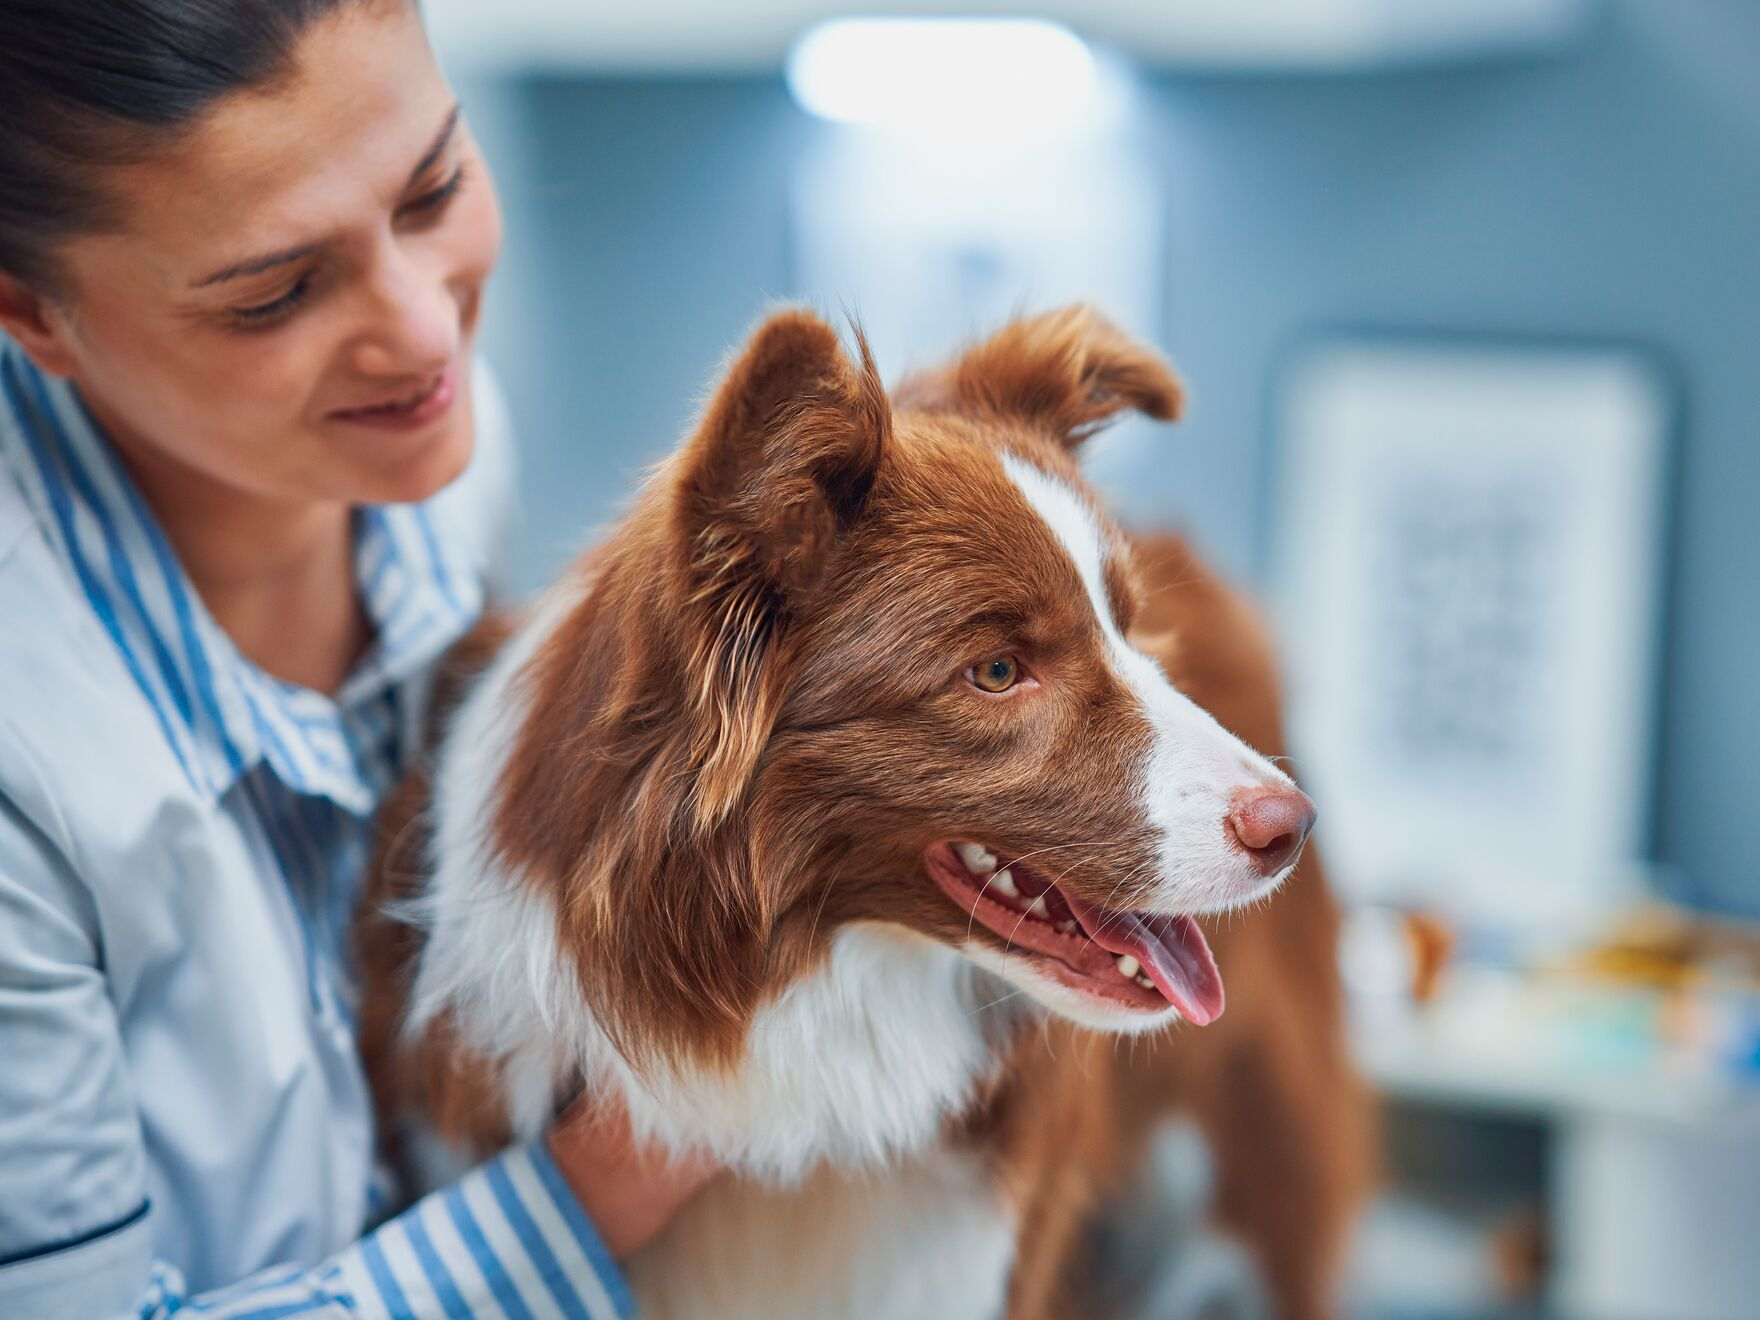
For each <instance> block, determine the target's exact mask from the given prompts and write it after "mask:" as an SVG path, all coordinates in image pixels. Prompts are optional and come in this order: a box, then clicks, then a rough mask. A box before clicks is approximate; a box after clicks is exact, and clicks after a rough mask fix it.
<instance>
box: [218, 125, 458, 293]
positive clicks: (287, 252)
mask: <svg viewBox="0 0 1760 1320" xmlns="http://www.w3.org/2000/svg"><path fill="white" fill-rule="evenodd" d="M457 130H458V106H457V105H454V106H453V107H452V109H451V111H450V112H449V113H448V114H447V116H446V122H445V123H444V124H442V125H441V126H440V131H439V132H438V133H436V134H435V135H434V140H433V142H431V143H429V145H428V149H427V150H426V151H424V152H423V153H422V158H421V159H420V160H418V161H417V162H416V165H415V168H414V169H412V170H411V171H410V172H409V179H408V181H407V182H406V183H405V184H404V189H405V191H407V190H408V189H410V188H413V187H415V185H416V181H417V180H419V179H420V178H421V177H422V175H424V174H426V173H427V172H428V171H429V170H430V169H432V168H433V166H434V162H435V161H437V160H439V159H440V157H441V155H442V153H444V152H445V150H446V147H447V145H448V144H449V143H450V142H451V141H452V135H453V134H454V133H455V132H457ZM323 246H324V245H323V244H322V243H301V244H300V245H299V246H298V247H290V248H283V249H282V250H281V251H279V252H270V253H268V254H266V255H264V256H260V257H251V258H248V259H247V260H245V261H240V262H235V263H234V264H233V265H230V266H227V267H225V268H224V269H222V270H217V271H215V272H214V273H213V274H211V275H204V276H202V278H201V279H199V280H196V281H195V282H194V283H193V284H191V285H190V288H192V289H205V288H207V287H208V286H209V285H211V284H222V283H224V282H225V281H227V280H236V279H238V278H240V277H241V276H244V275H261V274H262V273H263V272H264V271H266V270H274V269H275V267H277V266H285V265H288V264H289V263H291V262H295V261H298V260H300V258H302V257H309V256H311V254H312V253H314V252H316V251H317V250H318V249H319V248H321V247H323Z"/></svg>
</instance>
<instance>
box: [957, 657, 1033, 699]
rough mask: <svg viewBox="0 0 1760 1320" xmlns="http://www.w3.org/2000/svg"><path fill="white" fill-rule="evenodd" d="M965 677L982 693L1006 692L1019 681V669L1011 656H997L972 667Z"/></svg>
mask: <svg viewBox="0 0 1760 1320" xmlns="http://www.w3.org/2000/svg"><path fill="white" fill-rule="evenodd" d="M967 676H968V677H969V678H970V679H971V680H972V686H973V687H975V688H977V689H979V690H980V691H982V692H1007V691H1008V690H1009V689H1010V688H1011V687H1013V686H1014V685H1015V683H1016V682H1018V681H1019V680H1020V676H1021V667H1020V665H1019V664H1018V663H1017V662H1016V661H1015V658H1014V657H1013V656H1012V655H999V656H996V657H994V658H993V659H990V660H986V661H984V663H983V664H979V665H973V666H972V667H971V669H970V670H969V671H968V674H967Z"/></svg>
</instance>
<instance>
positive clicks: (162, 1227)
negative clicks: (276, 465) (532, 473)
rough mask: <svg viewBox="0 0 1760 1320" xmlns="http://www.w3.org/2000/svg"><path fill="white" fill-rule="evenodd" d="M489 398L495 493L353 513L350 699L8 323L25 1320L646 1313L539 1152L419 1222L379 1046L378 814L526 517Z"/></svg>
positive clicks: (4, 615) (6, 1157)
mask: <svg viewBox="0 0 1760 1320" xmlns="http://www.w3.org/2000/svg"><path fill="white" fill-rule="evenodd" d="M471 396H472V399H473V405H474V407H475V409H476V417H477V452H476V456H475V457H474V458H473V460H472V463H471V466H470V469H469V470H468V471H467V472H466V473H465V475H464V476H463V477H461V478H460V479H459V480H458V481H457V482H455V483H454V484H453V485H452V486H450V487H448V488H447V490H445V491H443V492H441V494H440V495H438V496H436V497H435V498H434V499H432V500H430V501H428V502H427V503H425V504H419V505H399V506H383V507H367V508H362V509H359V510H358V511H357V512H356V514H355V521H354V533H355V568H356V575H357V581H358V585H359V590H360V593H361V598H362V601H363V604H364V606H365V609H366V612H367V614H368V615H369V617H370V618H371V620H372V623H373V625H374V641H373V643H372V645H371V647H370V648H369V651H368V653H367V654H366V655H365V656H364V657H363V658H362V660H361V661H360V663H359V664H358V665H357V666H356V668H355V669H354V670H353V672H352V673H350V675H349V676H348V678H347V679H346V681H345V682H344V684H343V686H342V687H341V689H340V690H339V691H338V693H337V694H336V695H335V697H333V698H332V697H330V696H326V695H324V694H321V693H318V692H314V691H311V690H308V689H304V688H300V687H297V686H294V685H293V684H290V683H286V682H283V681H282V680H280V679H278V678H276V677H274V676H273V675H270V674H267V673H265V672H264V671H263V670H261V669H260V668H258V667H257V666H256V665H254V664H252V663H251V662H250V661H249V660H247V659H246V658H245V657H244V656H243V655H242V654H241V653H240V652H239V651H238V650H237V648H236V647H235V646H234V645H233V644H232V642H231V640H230V639H229V638H228V637H227V636H226V634H225V633H224V632H223V631H222V630H221V629H220V628H219V627H218V625H217V624H215V622H214V621H213V619H212V618H211V617H210V616H209V615H208V613H207V611H206V610H205V609H204V608H203V605H202V602H201V600H200V598H199V597H198V596H197V594H196V592H195V591H194V589H193V587H192V586H191V584H190V582H189V579H188V578H187V576H186V575H185V574H184V572H183V569H182V568H181V566H180V565H179V564H178V562H177V558H176V555H175V554H174V552H173V551H172V549H171V546H170V544H169V542H168V541H167V540H166V538H165V535H164V533H163V531H162V530H161V529H160V528H159V526H158V524H157V522H156V521H155V520H154V517H153V514H152V511H151V509H149V508H148V507H147V505H146V504H145V502H144V501H143V500H142V498H141V496H140V494H139V492H138V491H137V489H136V488H135V486H134V484H133V483H132V481H131V480H130V478H129V475H128V473H127V470H126V469H125V468H124V467H123V465H122V464H121V463H120V462H119V461H118V459H117V457H116V455H115V454H114V452H113V451H112V449H111V448H110V446H109V445H108V443H107V442H106V441H105V439H104V437H103V436H102V434H101V433H100V431H99V429H98V427H97V425H96V424H95V423H94V421H93V420H92V418H91V416H90V414H89V413H88V412H87V411H86V409H85V408H84V406H83V404H82V402H81V400H80V398H79V396H78V394H77V392H76V391H75V390H74V389H73V388H72V387H71V386H70V385H68V384H67V383H66V382H63V381H57V380H52V379H49V378H46V377H45V376H43V375H42V374H41V373H40V372H38V371H37V370H36V369H35V368H34V367H33V366H32V365H31V364H30V362H29V361H28V360H27V359H26V358H25V357H24V356H23V354H22V353H20V352H19V351H18V350H17V348H16V347H15V346H13V345H11V344H9V343H7V342H6V341H5V340H3V339H0V1315H3V1316H6V1317H8V1318H9V1320H27V1318H29V1317H38V1316H41V1317H45V1320H71V1318H74V1317H86V1316H94V1317H108V1316H116V1315H124V1316H138V1317H141V1318H142V1320H153V1318H155V1317H165V1316H170V1315H172V1314H174V1313H177V1312H180V1311H181V1312H189V1313H193V1314H203V1315H210V1316H219V1317H230V1318H231V1320H242V1318H243V1317H252V1318H253V1320H269V1318H270V1317H282V1316H314V1317H343V1316H347V1317H385V1318H386V1320H389V1318H390V1317H409V1318H411V1320H428V1318H430V1317H447V1318H448V1320H455V1318H456V1320H462V1318H463V1317H469V1316H496V1317H502V1316H504V1317H507V1318H508V1320H526V1317H532V1318H533V1320H539V1318H541V1317H592V1318H593V1320H606V1318H608V1317H610V1316H613V1315H618V1314H627V1313H628V1312H629V1310H630V1309H631V1308H630V1303H629V1298H628V1294H627V1292H626V1290H625V1288H624V1285H623V1283H622V1280H621V1278H620V1276H619V1275H618V1273H617V1270H616V1267H615V1265H614V1264H613V1263H612V1262H611V1260H610V1259H609V1257H608V1256H607V1254H606V1252H605V1249H604V1247H603V1245H602V1244H601V1243H600V1241H599V1238H598V1236H597V1235H596V1234H595V1233H594V1231H593V1228H592V1226H591V1225H590V1224H589V1222H588V1221H587V1219H586V1217H585V1215H584V1214H583V1213H582V1211H581V1208H580V1206H579V1204H578V1203H577V1202H576V1200H575V1199H574V1197H573V1196H572V1195H571V1193H570V1192H569V1190H568V1188H567V1186H566V1184H565V1183H564V1182H563V1180H562V1177H561V1175H560V1173H559V1172H558V1171H557V1170H556V1168H555V1166H554V1165H553V1164H552V1163H551V1161H550V1159H549V1157H548V1155H547V1154H546V1152H545V1151H544V1149H543V1148H542V1147H541V1146H533V1147H530V1148H520V1149H515V1150H512V1151H509V1152H507V1153H505V1154H504V1155H502V1156H501V1157H499V1158H498V1159H495V1160H493V1161H491V1162H490V1163H488V1164H486V1165H484V1166H482V1167H481V1168H478V1169H476V1170H474V1171H472V1172H471V1173H469V1174H467V1175H466V1176H464V1177H463V1178H462V1179H460V1180H459V1181H458V1182H456V1183H454V1184H453V1185H451V1186H449V1187H446V1188H443V1189H442V1190H440V1191H438V1192H435V1193H432V1194H430V1195H428V1196H426V1197H425V1198H423V1199H422V1200H420V1201H418V1202H417V1203H415V1204H414V1205H413V1206H408V1207H406V1208H400V1204H399V1198H398V1195H397V1189H396V1188H395V1186H393V1184H392V1179H391V1178H390V1177H389V1176H388V1174H387V1172H386V1170H385V1169H384V1168H383V1167H381V1165H380V1163H379V1162H378V1161H377V1160H376V1158H375V1152H374V1126H373V1115H372V1111H371V1101H370V1096H369V1094H368V1090H367V1087H366V1084H365V1081H364V1078H363V1076H362V1072H361V1066H360V1062H359V1059H358V1057H357V1054H356V1050H355V1014H356V1009H357V1003H356V984H355V979H354V975H353V970H352V968H351V965H350V958H349V950H348V926H349V921H350V916H351V912H352V909H353V907H354V903H355V897H356V893H357V889H358V885H359V881H360V876H361V872H362V868H363V864H364V861H365V859H366V856H367V852H368V849H369V848H370V846H371V839H372V828H373V827H372V817H373V814H374V811H375V809H376V808H377V806H378V804H379V802H380V801H381V799H382V798H383V796H384V794H385V793H386V792H387V790H388V789H389V788H390V787H391V786H392V785H393V784H394V783H395V782H396V781H397V780H398V778H399V777H400V776H401V775H402V773H403V771H404V769H405V768H406V767H407V766H408V764H409V763H410V760H411V758H412V756H414V755H415V754H416V750H417V741H416V740H417V738H418V737H419V729H420V725H421V715H422V708H423V704H424V700H425V697H426V693H427V685H428V683H429V682H430V681H431V677H432V672H433V667H434V662H435V661H436V660H437V659H438V658H439V656H440V655H441V654H442V653H443V652H444V651H445V649H446V648H447V647H448V646H449V645H450V644H451V643H452V642H454V641H456V640H457V639H458V637H459V636H460V635H461V634H462V633H463V632H465V631H466V630H467V629H468V628H469V627H470V625H471V623H472V622H473V621H474V620H475V618H476V617H477V615H478V614H479V613H480V611H481V608H482V605H483V600H484V595H485V591H486V584H487V583H488V581H489V580H490V579H491V578H492V577H493V575H494V571H495V562H496V558H497V553H498V550H499V543H500V541H501V540H502V533H504V532H505V530H506V522H505V511H506V508H507V505H508V496H509V495H510V493H511V481H510V463H511V459H510V444H509V438H508V435H507V426H506V420H505V413H504V412H503V411H502V410H501V409H499V408H498V407H497V406H496V405H497V403H498V399H497V396H496V395H495V393H494V390H493V387H492V382H490V381H489V380H488V378H487V377H486V375H485V374H484V373H483V372H481V371H478V372H477V373H476V374H475V375H474V376H473V389H472V392H471ZM400 1209H401V1212H400V1213H397V1212H398V1211H399V1210H400ZM388 1216H389V1217H388Z"/></svg>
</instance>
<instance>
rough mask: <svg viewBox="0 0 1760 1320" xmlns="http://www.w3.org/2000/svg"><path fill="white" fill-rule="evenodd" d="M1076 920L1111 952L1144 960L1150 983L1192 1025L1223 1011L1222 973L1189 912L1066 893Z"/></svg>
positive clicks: (1211, 1019)
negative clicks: (1170, 913)
mask: <svg viewBox="0 0 1760 1320" xmlns="http://www.w3.org/2000/svg"><path fill="white" fill-rule="evenodd" d="M1064 899H1065V900H1066V901H1067V902H1068V903H1069V905H1070V910H1071V911H1073V912H1074V913H1075V914H1076V920H1078V921H1080V922H1081V923H1082V928H1083V929H1084V930H1085V931H1087V932H1088V934H1089V936H1091V937H1092V939H1093V941H1094V943H1096V944H1098V945H1099V946H1100V947H1101V948H1103V949H1106V950H1108V951H1109V952H1112V953H1128V954H1130V956H1131V957H1133V958H1135V959H1136V960H1137V961H1138V962H1139V963H1141V964H1142V965H1143V970H1144V971H1145V972H1147V973H1148V974H1149V979H1150V980H1151V981H1153V982H1155V988H1156V989H1157V990H1159V991H1161V993H1162V994H1163V995H1165V996H1166V998H1167V1002H1168V1003H1170V1004H1172V1005H1173V1006H1174V1007H1175V1008H1177V1009H1178V1010H1179V1011H1180V1015H1181V1016H1182V1017H1184V1018H1185V1019H1186V1021H1188V1022H1190V1023H1192V1024H1193V1025H1194V1026H1199V1027H1206V1026H1209V1025H1210V1024H1211V1023H1212V1022H1214V1021H1216V1019H1217V1018H1219V1017H1221V1016H1222V1008H1223V995H1222V974H1221V973H1220V972H1218V971H1217V970H1216V959H1215V958H1214V957H1212V956H1211V954H1210V946H1209V944H1207V943H1206V942H1205V940H1204V932H1203V931H1201V930H1199V929H1198V923H1197V922H1195V921H1193V920H1192V919H1191V918H1190V917H1166V916H1161V915H1159V914H1156V913H1147V912H1126V911H1123V910H1120V909H1118V908H1105V907H1098V906H1096V905H1094V904H1091V903H1084V902H1083V901H1082V900H1081V899H1079V898H1077V897H1076V896H1075V895H1073V894H1067V893H1066V894H1065V895H1064Z"/></svg>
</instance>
